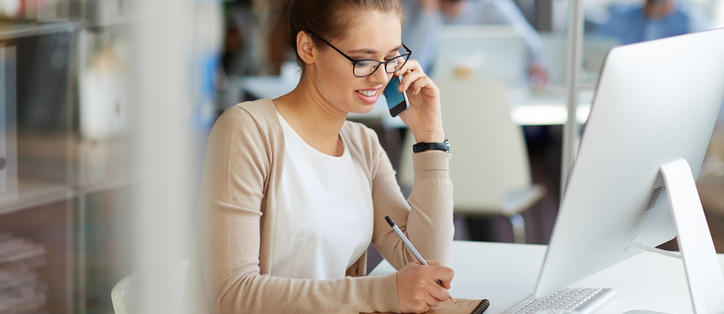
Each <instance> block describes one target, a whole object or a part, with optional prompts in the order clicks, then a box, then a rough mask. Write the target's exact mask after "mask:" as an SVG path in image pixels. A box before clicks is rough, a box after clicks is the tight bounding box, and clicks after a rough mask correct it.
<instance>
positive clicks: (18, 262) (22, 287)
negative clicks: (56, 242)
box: [0, 233, 48, 314]
mask: <svg viewBox="0 0 724 314" xmlns="http://www.w3.org/2000/svg"><path fill="white" fill-rule="evenodd" d="M45 263H46V259H45V248H43V246H41V245H39V244H35V243H32V242H30V241H29V240H27V239H22V238H19V237H15V236H12V235H10V234H7V233H5V234H0V313H9V314H26V313H45V312H47V311H46V310H45V299H46V292H47V290H48V288H47V285H46V284H45V283H44V282H42V280H40V276H39V273H38V268H39V267H41V266H43V265H45Z"/></svg>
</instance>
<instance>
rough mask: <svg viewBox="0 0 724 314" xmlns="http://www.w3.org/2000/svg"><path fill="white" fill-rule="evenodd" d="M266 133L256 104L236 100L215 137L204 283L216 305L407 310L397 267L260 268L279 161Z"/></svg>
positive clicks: (244, 309)
mask: <svg viewBox="0 0 724 314" xmlns="http://www.w3.org/2000/svg"><path fill="white" fill-rule="evenodd" d="M264 133H265V132H264V131H263V129H262V127H261V126H260V124H259V123H258V121H257V120H255V119H254V117H252V115H251V114H249V112H247V111H245V110H244V109H243V108H237V107H234V108H232V109H230V110H227V112H225V113H224V114H223V115H222V116H221V117H220V118H219V120H218V121H217V122H216V124H215V125H214V128H213V130H212V132H211V134H210V137H209V144H208V148H207V157H206V158H207V161H206V166H205V173H204V176H205V178H204V181H205V183H204V186H205V189H206V190H205V193H204V201H203V203H202V204H204V206H202V210H203V211H204V214H205V217H206V218H205V219H206V225H205V228H207V231H206V232H205V233H204V234H205V236H206V237H207V238H205V239H206V241H204V242H202V243H204V244H205V245H206V248H205V250H207V251H206V253H205V254H207V256H208V259H207V261H205V263H206V264H205V266H204V269H203V277H204V278H203V284H204V286H205V287H206V290H205V293H206V295H207V302H208V303H209V306H210V307H211V308H212V312H213V313H326V312H335V313H339V312H342V313H346V312H349V313H352V312H354V313H359V312H375V311H379V312H386V311H393V312H396V311H399V306H398V304H397V294H396V290H395V286H396V283H395V274H391V275H387V276H379V277H346V278H342V279H335V280H306V279H293V278H282V277H276V276H272V275H269V274H262V273H260V266H259V265H260V263H259V260H260V258H259V256H260V246H261V244H260V243H261V241H260V238H261V227H260V226H261V224H260V223H261V217H262V215H264V212H263V210H262V208H263V204H264V202H265V191H266V186H265V185H266V184H268V180H269V179H268V176H269V167H270V164H271V161H270V159H269V158H270V157H269V156H270V154H271V148H270V144H269V140H268V139H265V135H264ZM276 153H279V152H276Z"/></svg>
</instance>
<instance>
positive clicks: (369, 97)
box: [356, 88, 380, 104]
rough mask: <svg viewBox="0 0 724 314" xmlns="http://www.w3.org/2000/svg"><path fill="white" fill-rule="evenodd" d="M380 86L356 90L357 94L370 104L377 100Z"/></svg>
mask: <svg viewBox="0 0 724 314" xmlns="http://www.w3.org/2000/svg"><path fill="white" fill-rule="evenodd" d="M379 91H380V88H370V89H360V90H357V91H356V94H357V96H358V97H359V98H360V99H362V101H364V102H366V103H368V104H374V103H376V102H377V98H378V96H379V95H378V94H379Z"/></svg>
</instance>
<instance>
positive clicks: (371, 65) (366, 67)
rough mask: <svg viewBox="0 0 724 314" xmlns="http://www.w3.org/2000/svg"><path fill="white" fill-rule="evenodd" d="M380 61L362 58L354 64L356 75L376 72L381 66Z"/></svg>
mask: <svg viewBox="0 0 724 314" xmlns="http://www.w3.org/2000/svg"><path fill="white" fill-rule="evenodd" d="M379 65H380V64H379V62H377V61H372V60H360V61H357V62H356V63H355V64H354V75H355V76H368V75H370V74H372V73H373V72H375V70H376V69H377V67H378V66H379Z"/></svg>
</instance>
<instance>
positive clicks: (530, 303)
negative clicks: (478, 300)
mask: <svg viewBox="0 0 724 314" xmlns="http://www.w3.org/2000/svg"><path fill="white" fill-rule="evenodd" d="M615 295H616V292H615V291H614V290H613V289H608V288H605V289H596V288H576V289H560V290H558V291H556V292H553V293H551V294H549V295H547V296H545V297H542V298H540V299H536V298H534V297H533V296H530V297H528V298H526V299H525V300H523V301H521V302H520V303H518V304H516V305H515V306H513V307H512V308H510V309H508V310H507V311H505V312H504V313H541V312H542V313H594V312H595V311H596V310H598V309H599V308H601V306H603V305H604V304H606V302H608V301H609V300H611V299H613V297H614V296H615Z"/></svg>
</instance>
